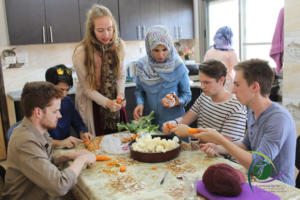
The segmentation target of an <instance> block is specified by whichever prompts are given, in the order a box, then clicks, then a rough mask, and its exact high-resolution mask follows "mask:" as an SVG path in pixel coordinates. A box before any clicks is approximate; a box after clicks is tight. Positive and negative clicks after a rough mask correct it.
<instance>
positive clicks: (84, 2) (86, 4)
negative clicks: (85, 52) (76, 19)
mask: <svg viewBox="0 0 300 200" xmlns="http://www.w3.org/2000/svg"><path fill="white" fill-rule="evenodd" d="M93 4H100V5H103V6H105V7H107V8H108V9H109V10H110V11H111V13H112V15H113V16H114V18H115V20H116V22H117V25H118V28H119V1H118V0H79V15H80V27H81V36H82V39H83V38H84V35H85V22H86V19H87V12H88V11H89V9H90V8H91V7H92V6H93Z"/></svg>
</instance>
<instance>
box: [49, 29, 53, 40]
mask: <svg viewBox="0 0 300 200" xmlns="http://www.w3.org/2000/svg"><path fill="white" fill-rule="evenodd" d="M49 31H50V42H51V43H53V34H52V26H49Z"/></svg>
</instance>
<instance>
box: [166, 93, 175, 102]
mask: <svg viewBox="0 0 300 200" xmlns="http://www.w3.org/2000/svg"><path fill="white" fill-rule="evenodd" d="M166 98H167V99H169V100H171V101H173V100H174V94H167V95H166Z"/></svg>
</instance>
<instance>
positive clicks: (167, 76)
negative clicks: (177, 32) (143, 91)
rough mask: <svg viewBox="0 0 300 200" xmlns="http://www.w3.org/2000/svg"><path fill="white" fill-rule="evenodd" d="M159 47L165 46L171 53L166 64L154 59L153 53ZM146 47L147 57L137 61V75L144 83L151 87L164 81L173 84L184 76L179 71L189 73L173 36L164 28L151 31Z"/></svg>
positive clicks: (156, 27)
mask: <svg viewBox="0 0 300 200" xmlns="http://www.w3.org/2000/svg"><path fill="white" fill-rule="evenodd" d="M158 45H163V46H165V47H166V48H167V49H168V51H169V54H168V56H167V58H166V60H165V61H164V62H157V61H156V60H155V59H154V58H153V57H152V54H151V51H152V50H153V49H154V48H156V47H157V46H158ZM145 46H146V52H147V56H145V57H143V58H141V59H140V60H138V61H137V75H138V77H139V80H140V81H141V82H142V83H144V84H146V85H148V86H150V85H156V84H158V83H161V82H163V81H167V82H173V81H175V80H176V79H178V78H179V77H180V76H182V73H178V72H179V71H184V70H185V71H187V69H186V67H185V65H184V63H183V61H182V59H181V58H180V56H179V55H178V53H177V51H176V49H175V47H174V44H173V41H172V38H171V36H170V35H169V33H168V31H167V29H166V28H165V27H164V26H160V25H157V26H153V27H151V28H150V29H149V31H148V33H147V35H146V39H145ZM178 68H182V69H178Z"/></svg>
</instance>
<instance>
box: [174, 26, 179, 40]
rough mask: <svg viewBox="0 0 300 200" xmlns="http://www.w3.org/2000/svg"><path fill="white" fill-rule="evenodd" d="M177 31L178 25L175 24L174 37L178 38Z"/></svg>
mask: <svg viewBox="0 0 300 200" xmlns="http://www.w3.org/2000/svg"><path fill="white" fill-rule="evenodd" d="M177 32H178V31H177V26H174V39H178V36H177Z"/></svg>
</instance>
